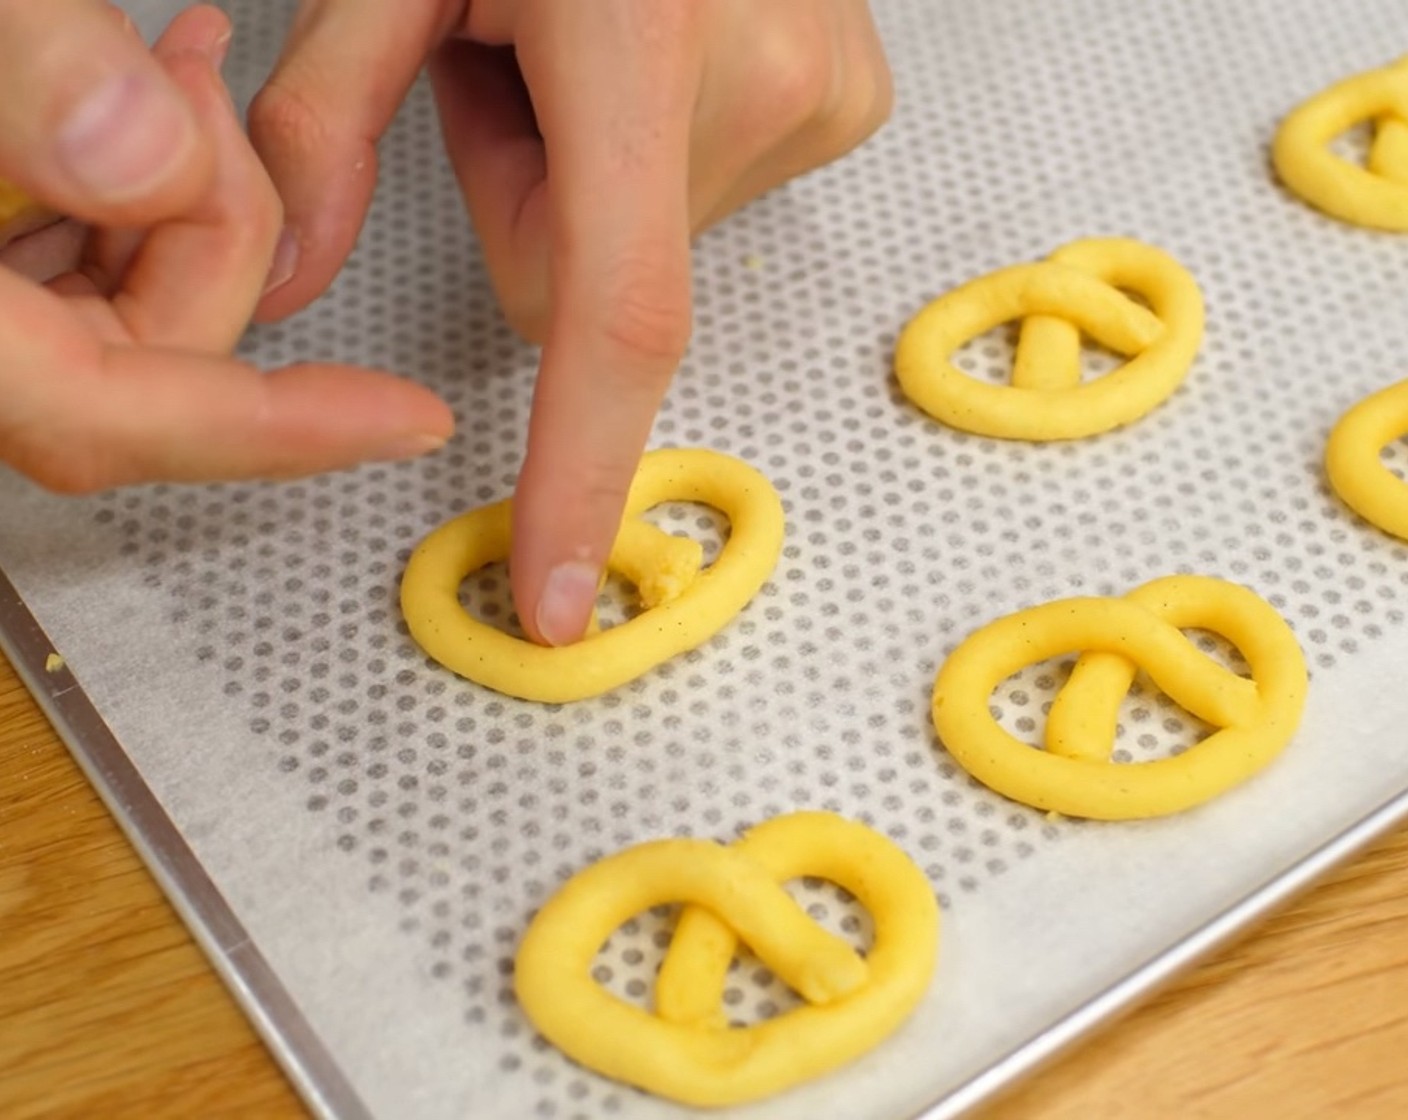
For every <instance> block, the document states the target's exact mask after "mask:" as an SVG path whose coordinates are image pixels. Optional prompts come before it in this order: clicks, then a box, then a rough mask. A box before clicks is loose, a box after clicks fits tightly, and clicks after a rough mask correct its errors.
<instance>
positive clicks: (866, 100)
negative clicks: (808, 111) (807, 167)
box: [817, 60, 895, 159]
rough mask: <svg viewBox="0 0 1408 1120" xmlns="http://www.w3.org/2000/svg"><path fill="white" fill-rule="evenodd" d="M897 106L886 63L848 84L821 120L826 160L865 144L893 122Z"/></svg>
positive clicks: (855, 77) (822, 144)
mask: <svg viewBox="0 0 1408 1120" xmlns="http://www.w3.org/2000/svg"><path fill="white" fill-rule="evenodd" d="M894 103H895V92H894V82H893V79H892V78H891V75H890V69H889V67H888V66H887V65H886V64H885V63H884V61H883V60H876V61H875V63H874V66H873V67H872V68H869V69H868V70H867V71H866V72H865V73H861V74H856V75H855V76H854V77H853V78H852V79H851V80H850V81H849V82H848V83H847V85H846V87H845V88H844V89H843V90H842V91H841V94H840V95H839V97H838V98H837V100H836V101H835V102H834V103H833V104H832V105H831V106H830V107H829V109H828V110H827V112H826V113H824V114H823V115H822V116H821V117H820V118H819V119H818V122H817V130H818V137H819V138H818V144H819V146H820V148H821V149H822V154H823V156H824V158H826V159H835V158H837V157H839V156H842V155H844V154H845V153H846V152H849V151H851V150H852V149H853V148H857V147H859V146H860V145H861V144H863V143H864V142H865V141H866V140H868V139H869V138H870V137H871V136H873V135H874V134H875V133H876V132H877V131H879V129H880V127H881V125H883V124H884V123H885V122H886V121H887V120H889V119H890V113H891V112H892V111H893V109H894Z"/></svg>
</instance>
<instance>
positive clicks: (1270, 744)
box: [933, 576, 1307, 820]
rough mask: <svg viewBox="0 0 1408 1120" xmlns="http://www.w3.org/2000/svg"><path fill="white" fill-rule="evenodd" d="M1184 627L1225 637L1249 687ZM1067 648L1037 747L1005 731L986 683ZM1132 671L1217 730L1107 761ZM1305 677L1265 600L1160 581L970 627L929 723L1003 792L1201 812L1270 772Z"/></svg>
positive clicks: (1231, 589) (1187, 579)
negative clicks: (1165, 752) (1174, 747)
mask: <svg viewBox="0 0 1408 1120" xmlns="http://www.w3.org/2000/svg"><path fill="white" fill-rule="evenodd" d="M1185 628H1201V629H1206V630H1211V631H1214V632H1216V633H1219V634H1221V635H1222V636H1223V637H1225V638H1227V639H1228V640H1229V641H1230V642H1232V644H1233V645H1235V646H1236V647H1237V648H1238V650H1240V651H1241V653H1242V655H1243V657H1244V658H1245V659H1246V661H1247V664H1248V666H1249V667H1250V670H1251V679H1250V680H1248V679H1247V678H1244V677H1239V676H1237V675H1236V674H1234V673H1231V672H1229V671H1228V670H1227V669H1225V668H1223V667H1222V666H1221V665H1219V664H1217V663H1216V662H1215V661H1213V660H1212V659H1211V658H1209V657H1207V656H1205V655H1204V654H1202V653H1201V652H1200V651H1199V650H1198V649H1197V647H1196V646H1194V645H1193V644H1192V643H1191V642H1190V641H1189V640H1188V639H1187V638H1186V637H1184V635H1183V634H1182V633H1181V630H1182V629H1185ZM1076 650H1082V651H1089V652H1084V653H1082V654H1081V657H1080V658H1079V659H1078V660H1077V662H1076V666H1075V668H1074V670H1073V671H1072V673H1071V676H1070V679H1069V681H1068V682H1067V684H1066V686H1065V687H1064V688H1063V689H1062V691H1061V692H1060V694H1058V696H1057V697H1056V699H1055V701H1054V702H1053V703H1052V706H1051V710H1050V713H1049V714H1048V716H1047V724H1046V749H1045V751H1041V750H1036V749H1034V748H1032V747H1030V746H1028V745H1027V744H1025V743H1023V742H1021V741H1020V740H1018V739H1016V738H1015V737H1013V736H1012V735H1010V734H1009V733H1008V732H1007V731H1005V730H1003V728H1001V727H1000V726H999V725H998V723H997V721H996V720H994V719H993V717H992V714H991V712H990V710H989V707H988V704H989V698H990V697H991V696H992V692H993V689H995V688H996V687H997V685H998V684H999V683H1001V682H1002V681H1003V680H1004V679H1006V678H1007V677H1009V676H1011V675H1012V674H1013V673H1014V672H1016V671H1017V670H1019V669H1021V668H1023V667H1024V666H1026V665H1031V664H1034V663H1036V662H1038V661H1042V660H1044V659H1046V658H1049V657H1055V656H1057V655H1059V654H1062V653H1069V652H1072V651H1076ZM1140 668H1142V669H1144V670H1145V671H1146V672H1147V673H1148V674H1149V676H1150V677H1151V678H1152V679H1153V681H1154V683H1155V684H1157V685H1158V686H1159V687H1160V688H1161V689H1163V691H1164V692H1165V693H1167V694H1168V696H1170V697H1171V698H1172V699H1173V700H1175V701H1176V702H1178V703H1179V704H1181V705H1182V706H1183V707H1184V708H1186V709H1187V710H1188V711H1190V712H1191V713H1192V714H1193V715H1195V716H1197V717H1199V718H1200V719H1202V720H1205V721H1206V722H1208V723H1210V724H1213V725H1214V726H1216V727H1218V728H1220V730H1217V731H1215V732H1214V733H1213V734H1211V735H1209V736H1208V737H1207V738H1206V739H1204V740H1203V741H1202V742H1200V743H1197V744H1195V745H1194V746H1192V747H1190V748H1189V749H1188V750H1186V751H1184V752H1183V753H1182V754H1179V755H1175V756H1173V757H1171V758H1163V759H1158V760H1156V761H1152V762H1141V763H1127V764H1126V763H1117V762H1114V761H1112V760H1111V758H1110V754H1111V752H1112V750H1113V746H1114V737H1115V728H1116V718H1117V715H1118V711H1119V705H1120V701H1121V700H1122V699H1123V697H1124V694H1125V692H1126V691H1127V690H1128V688H1129V686H1130V684H1131V683H1132V681H1133V679H1134V675H1135V673H1136V672H1137V670H1138V669H1140ZM1306 681H1307V674H1306V668H1305V659H1304V657H1303V656H1302V654H1301V651H1300V647H1299V646H1298V645H1297V644H1296V640H1295V636H1294V634H1292V632H1291V630H1290V627H1288V626H1287V625H1286V623H1285V622H1284V621H1283V620H1282V619H1281V617H1280V616H1279V615H1277V614H1276V612H1275V611H1274V610H1273V609H1272V608H1271V607H1270V606H1269V605H1267V604H1266V603H1265V602H1264V601H1263V600H1262V599H1260V598H1258V597H1257V596H1256V595H1255V594H1253V593H1252V592H1251V591H1248V590H1247V589H1245V588H1242V587H1239V586H1237V585H1235V584H1231V583H1226V582H1224V581H1222V580H1217V579H1212V578H1210V577H1206V576H1169V577H1166V578H1164V579H1158V580H1155V581H1153V582H1152V583H1148V584H1145V585H1144V586H1142V587H1139V588H1136V589H1135V590H1134V591H1132V592H1130V593H1129V594H1127V595H1125V596H1124V597H1123V598H1118V599H1109V598H1083V599H1066V600H1061V601H1058V602H1053V603H1046V604H1043V605H1041V606H1037V607H1033V608H1031V609H1029V610H1025V611H1020V612H1018V613H1017V614H1013V615H1009V616H1007V617H1006V618H1001V619H998V620H997V621H995V622H992V623H989V624H988V625H987V626H984V627H983V628H981V629H980V630H977V631H975V632H974V633H973V634H971V635H969V637H968V638H967V639H965V640H964V641H963V642H962V643H961V644H960V645H959V647H958V648H957V649H956V650H954V651H953V653H952V654H951V655H950V656H949V658H948V660H947V661H945V662H944V664H943V666H942V667H941V668H940V670H939V674H938V677H937V679H936V680H935V682H934V699H933V719H934V726H935V729H936V730H937V731H938V734H939V738H940V739H941V740H942V741H943V744H944V746H945V747H947V749H948V751H949V753H950V754H951V755H952V756H953V757H954V759H955V760H956V761H957V762H958V763H959V765H961V766H962V767H963V768H964V769H965V770H967V771H968V772H969V773H970V774H972V775H973V777H975V778H977V779H978V781H980V782H983V783H984V784H985V785H988V786H990V787H991V788H992V789H995V790H996V791H997V792H999V793H1001V794H1004V795H1005V796H1007V797H1011V798H1012V799H1014V800H1016V801H1021V802H1024V803H1026V804H1028V805H1033V806H1035V807H1037V808H1040V809H1049V810H1054V811H1056V812H1059V813H1064V814H1066V815H1068V816H1075V817H1096V818H1101V819H1106V820H1121V819H1129V818H1134V817H1152V816H1161V815H1164V814H1168V813H1176V812H1181V811H1182V810H1184V809H1189V808H1192V807H1193V806H1194V805H1198V804H1201V803H1202V802H1204V801H1207V800H1209V799H1210V798H1212V797H1215V796H1217V795H1218V794H1220V793H1222V792H1224V791H1226V790H1228V789H1230V788H1232V787H1233V786H1235V785H1237V784H1239V783H1241V782H1243V781H1245V780H1246V779H1247V778H1249V777H1251V776H1252V775H1253V774H1254V773H1256V772H1257V771H1258V770H1260V769H1261V768H1262V767H1264V766H1265V765H1267V764H1268V763H1269V762H1270V761H1271V759H1272V758H1274V757H1275V756H1276V755H1277V754H1278V753H1279V752H1280V751H1281V749H1282V748H1283V747H1284V746H1285V745H1286V743H1287V742H1289V741H1290V738H1291V736H1292V735H1293V734H1294V732H1295V729H1296V726H1297V724H1298V723H1299V721H1300V713H1301V709H1302V708H1303V706H1304V703H1305V693H1306Z"/></svg>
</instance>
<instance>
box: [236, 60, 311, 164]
mask: <svg viewBox="0 0 1408 1120" xmlns="http://www.w3.org/2000/svg"><path fill="white" fill-rule="evenodd" d="M249 134H250V137H251V139H253V141H254V143H255V146H256V147H258V148H259V149H260V150H261V151H266V150H273V151H277V152H285V151H292V152H307V151H312V150H315V149H317V148H318V147H319V146H320V145H322V144H323V143H324V142H325V141H326V139H327V136H328V127H327V122H326V120H325V119H324V116H323V114H322V113H321V112H320V111H319V110H318V107H317V106H316V105H315V104H314V103H313V102H312V101H310V100H309V99H308V98H307V97H306V96H305V95H304V94H302V93H301V92H299V88H298V86H297V85H295V84H293V83H291V82H289V81H287V80H286V79H284V78H282V77H280V76H278V75H275V76H274V77H272V78H270V79H269V81H268V82H267V83H266V84H265V85H264V87H263V88H262V89H261V90H260V91H259V92H258V93H257V94H255V95H254V99H253V100H252V101H251V102H250V104H249Z"/></svg>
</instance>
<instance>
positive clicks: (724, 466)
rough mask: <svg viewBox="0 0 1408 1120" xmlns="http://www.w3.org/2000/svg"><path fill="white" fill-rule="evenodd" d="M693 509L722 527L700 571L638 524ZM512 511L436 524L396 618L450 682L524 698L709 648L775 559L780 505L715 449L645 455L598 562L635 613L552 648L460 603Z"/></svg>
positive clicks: (499, 554) (697, 561)
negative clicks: (651, 514)
mask: <svg viewBox="0 0 1408 1120" xmlns="http://www.w3.org/2000/svg"><path fill="white" fill-rule="evenodd" d="M670 501H680V502H700V503H703V504H705V505H709V506H712V507H714V508H715V509H718V510H720V511H721V512H722V513H724V514H725V515H726V516H727V517H728V519H729V537H728V540H727V542H726V543H725V544H724V547H723V549H722V551H721V552H720V555H719V557H718V559H716V560H715V561H714V563H712V564H711V565H709V567H707V568H701V563H702V557H703V549H702V548H701V547H700V545H699V543H698V542H697V541H691V540H685V539H682V538H679V537H674V536H671V535H670V534H668V533H664V532H662V531H661V530H659V529H656V528H655V527H654V526H652V525H649V524H648V523H646V522H644V521H641V520H639V515H640V514H641V513H643V512H644V511H645V510H647V509H650V508H651V507H653V506H657V505H659V504H661V503H662V502H670ZM512 512H513V511H512V503H511V501H507V500H506V501H502V502H498V503H496V504H494V505H489V506H482V507H480V508H479V509H476V510H472V511H471V512H469V513H466V514H464V515H462V516H461V517H458V518H456V519H454V520H453V521H450V522H447V523H446V524H444V525H442V526H441V527H440V528H439V529H437V530H435V532H433V533H431V534H430V535H429V536H428V537H426V538H425V540H424V541H422V542H421V544H420V545H419V546H418V547H417V548H416V550H415V551H414V552H413V553H412V554H411V558H410V560H409V561H408V563H407V565H406V574H405V576H404V577H403V578H402V581H401V610H402V613H403V614H404V616H405V619H406V625H407V626H408V627H409V629H410V632H411V636H412V637H413V638H414V639H415V640H416V642H418V643H419V644H420V646H421V648H422V649H424V650H425V652H426V653H427V654H429V656H430V657H432V658H434V659H435V660H436V661H438V662H440V663H441V664H442V665H444V666H445V667H446V668H448V669H451V670H453V671H454V672H456V673H458V674H459V675H460V676H463V677H467V678H469V679H470V680H473V681H476V682H477V683H479V684H482V685H485V686H486V687H488V688H492V689H494V690H495V691H497V692H503V693H506V694H508V695H510V696H517V697H520V698H522V699H525V700H539V701H543V702H546V703H563V702H566V701H570V700H580V699H584V698H586V697H588V696H596V695H598V694H600V693H602V692H606V691H608V690H610V689H612V688H616V687H617V686H619V685H622V684H625V683H626V682H627V681H630V680H634V679H635V678H636V677H638V676H640V675H641V674H642V673H644V672H646V671H647V670H649V669H652V668H654V667H655V666H656V665H659V664H660V663H662V662H664V661H667V660H668V659H669V658H671V657H673V656H675V655H676V654H678V653H683V652H684V651H685V650H689V649H693V648H694V647H695V646H697V645H699V644H700V643H702V642H704V641H706V640H708V639H709V638H710V637H712V636H713V635H714V634H716V633H717V632H718V631H719V630H721V629H722V628H723V627H724V626H725V625H726V624H727V623H728V621H729V620H730V619H731V618H732V617H733V616H734V615H735V614H737V613H738V612H739V611H740V610H742V609H743V607H744V606H745V605H746V604H747V603H748V601H749V600H750V599H752V597H753V596H754V595H755V594H756V593H757V591H758V589H759V588H760V587H762V585H763V584H764V583H765V582H766V580H767V577H768V575H769V574H770V573H771V572H772V569H773V566H774V565H775V564H776V563H777V557H778V555H779V554H780V553H781V551H782V535H783V512H782V502H781V500H780V499H779V498H778V496H777V492H776V491H775V490H773V488H772V486H771V484H769V482H768V481H767V479H765V478H764V477H763V476H762V475H761V474H759V473H758V472H757V471H756V470H754V469H753V468H752V467H750V466H748V465H747V464H746V463H743V462H741V461H739V460H737V459H733V458H730V457H729V456H727V455H722V454H720V453H718V452H715V451H705V450H663V451H652V452H649V453H647V454H646V455H645V456H644V457H643V458H642V459H641V464H640V469H639V470H638V471H637V473H636V478H635V481H634V483H633V484H632V486H631V492H630V496H629V497H628V499H627V502H626V511H625V518H624V520H623V521H622V524H621V529H620V531H619V532H618V534H617V537H616V542H615V544H614V546H613V548H612V551H611V556H610V557H609V559H608V561H607V567H608V569H609V570H611V571H614V572H616V573H618V574H620V575H622V576H624V577H625V578H626V579H628V580H629V581H630V582H631V583H633V584H635V586H636V589H637V591H638V592H639V593H640V598H641V605H642V606H643V607H645V608H646V609H645V611H644V612H643V613H642V614H640V615H639V616H637V617H636V618H633V619H631V620H629V621H627V622H623V623H621V624H620V625H619V626H613V627H612V628H610V629H609V630H605V631H599V632H593V633H591V634H589V635H588V636H587V637H585V638H583V639H582V640H581V641H580V642H577V643H576V644H574V645H571V646H563V647H560V648H556V649H552V648H547V647H544V646H538V645H535V644H533V643H532V642H528V641H525V640H523V639H520V638H515V637H512V636H511V635H509V634H505V633H504V632H503V631H501V630H496V629H495V628H494V627H492V626H489V625H488V624H487V623H484V622H481V621H479V620H478V619H476V618H473V617H471V616H470V615H469V614H468V613H466V611H465V610H464V609H463V608H462V607H461V606H460V602H459V588H460V584H461V583H462V582H463V580H464V578H465V576H467V575H468V574H470V573H471V572H474V571H478V570H479V569H480V568H482V567H484V566H485V565H486V564H491V563H494V562H495V561H498V560H503V559H506V558H507V556H508V553H509V547H510V544H511V539H512Z"/></svg>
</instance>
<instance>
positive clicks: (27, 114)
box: [0, 0, 229, 226]
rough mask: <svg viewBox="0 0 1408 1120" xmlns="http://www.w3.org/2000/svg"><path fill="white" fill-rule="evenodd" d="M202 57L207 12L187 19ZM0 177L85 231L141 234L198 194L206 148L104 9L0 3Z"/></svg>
mask: <svg viewBox="0 0 1408 1120" xmlns="http://www.w3.org/2000/svg"><path fill="white" fill-rule="evenodd" d="M194 19H195V22H197V23H198V24H199V27H198V30H199V31H200V33H201V34H202V35H203V36H204V37H205V38H207V39H208V40H209V42H210V44H211V45H212V48H213V47H214V45H215V44H216V43H217V42H219V41H220V40H221V39H222V38H224V39H228V37H229V23H228V21H227V20H226V18H225V17H224V16H223V15H222V14H221V13H220V12H218V11H216V10H215V9H213V8H203V9H200V10H199V13H198V14H197V15H195V17H194ZM0 171H3V172H4V175H5V177H6V178H8V179H10V180H12V181H13V182H14V183H15V184H17V185H18V186H19V187H21V188H23V189H24V190H25V191H26V192H28V193H29V194H31V195H33V196H34V197H35V198H37V199H39V200H40V201H42V202H43V203H45V204H46V205H48V206H50V207H52V208H54V209H56V210H61V211H63V212H65V213H67V214H71V215H73V216H74V217H76V218H80V219H82V220H84V221H87V222H93V223H98V224H103V225H130V226H140V225H150V224H153V223H154V222H156V221H159V220H161V219H162V218H165V217H169V216H170V215H172V214H174V213H179V212H180V211H181V210H183V209H184V208H186V207H188V206H189V205H191V204H192V203H193V202H194V201H195V200H196V199H197V198H198V197H199V196H200V195H201V193H202V192H203V191H204V190H205V189H206V187H207V186H208V184H209V181H210V177H211V175H212V171H213V154H212V152H211V149H210V145H209V143H208V142H207V141H206V140H205V139H204V138H203V137H202V135H201V133H200V131H199V129H198V128H197V127H196V122H195V117H194V114H193V113H192V112H191V110H190V108H189V107H188V106H187V104H186V102H185V99H184V98H183V97H182V96H181V94H180V92H179V91H178V90H177V88H176V86H175V85H174V83H173V82H172V81H171V79H170V78H169V77H168V76H167V75H166V74H165V72H164V71H163V69H162V67H161V66H160V65H159V64H158V62H157V61H156V59H155V58H154V57H153V56H152V54H151V52H150V51H148V49H147V47H146V46H145V44H144V43H143V42H142V40H141V38H140V37H139V36H138V35H137V33H136V31H135V30H134V29H133V28H132V26H131V24H130V22H128V21H127V19H126V17H125V16H123V15H122V14H121V13H120V12H118V11H117V10H116V9H114V8H113V7H112V6H111V5H109V4H108V3H106V2H105V0H47V2H46V3H44V4H35V3H24V2H23V0H0Z"/></svg>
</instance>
